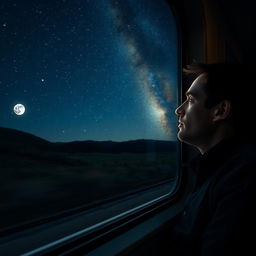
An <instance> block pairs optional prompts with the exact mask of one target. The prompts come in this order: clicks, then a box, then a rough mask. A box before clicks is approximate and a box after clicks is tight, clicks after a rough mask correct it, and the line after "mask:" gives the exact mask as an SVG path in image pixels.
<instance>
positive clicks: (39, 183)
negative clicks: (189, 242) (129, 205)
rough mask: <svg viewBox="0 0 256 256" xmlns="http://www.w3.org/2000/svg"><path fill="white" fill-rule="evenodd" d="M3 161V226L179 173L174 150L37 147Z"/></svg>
mask: <svg viewBox="0 0 256 256" xmlns="http://www.w3.org/2000/svg"><path fill="white" fill-rule="evenodd" d="M0 163H1V164H0V170H1V171H0V200H1V201H0V213H1V218H0V228H2V227H6V226H8V225H13V224H17V223H20V222H23V221H29V220H33V219H35V218H40V217H43V216H46V215H48V214H53V213H56V212H58V211H63V210H67V209H70V208H72V207H78V206H80V205H83V204H88V203H92V202H94V201H95V200H102V199H105V198H108V197H111V196H114V195H118V194H120V193H125V192H128V191H132V190H134V189H138V188H140V187H145V186H149V185H153V184H155V183H158V182H161V181H163V180H166V179H169V178H174V177H175V176H176V166H177V161H176V154H175V153H173V152H166V153H143V154H132V153H120V154H108V153H56V152H47V153H44V152H33V153H27V154H23V155H22V154H16V155H11V154H2V155H1V156H0ZM17 213H18V214H17Z"/></svg>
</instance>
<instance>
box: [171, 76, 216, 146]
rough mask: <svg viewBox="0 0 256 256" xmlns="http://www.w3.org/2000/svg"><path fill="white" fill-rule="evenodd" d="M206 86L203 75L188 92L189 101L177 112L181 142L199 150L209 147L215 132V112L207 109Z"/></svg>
mask: <svg viewBox="0 0 256 256" xmlns="http://www.w3.org/2000/svg"><path fill="white" fill-rule="evenodd" d="M204 86H207V84H206V75H205V74H201V75H200V76H198V77H197V78H196V79H195V81H194V82H193V83H192V85H191V86H190V88H189V89H188V90H187V92H186V97H187V99H186V100H185V101H184V102H183V103H182V104H181V105H180V106H179V107H178V108H177V109H176V111H175V113H176V115H178V117H179V126H178V127H179V131H178V138H179V140H181V141H183V142H186V143H188V144H191V145H194V146H196V147H199V148H200V147H201V146H204V145H205V144H206V145H207V143H208V142H209V141H210V140H211V138H212V135H213V132H214V122H213V121H212V117H213V111H212V109H207V108H206V107H205V101H206V98H207V97H206V94H205V92H204V89H203V88H204Z"/></svg>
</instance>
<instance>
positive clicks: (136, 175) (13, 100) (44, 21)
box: [0, 0, 177, 228]
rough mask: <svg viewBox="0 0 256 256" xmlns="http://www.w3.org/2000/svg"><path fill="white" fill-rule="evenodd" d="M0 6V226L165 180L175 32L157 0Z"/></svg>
mask: <svg viewBox="0 0 256 256" xmlns="http://www.w3.org/2000/svg"><path fill="white" fill-rule="evenodd" d="M0 10H1V17H0V33H1V36H0V45H1V57H0V64H1V65H0V66H1V69H0V151H1V154H0V168H1V173H0V175H1V179H0V183H1V184H0V190H1V193H0V195H1V204H0V212H1V218H0V227H1V228H3V227H6V226H9V225H13V224H17V223H21V222H24V221H28V220H29V221H31V220H33V219H36V218H40V217H43V216H47V215H49V214H53V213H56V212H58V211H62V210H67V209H70V208H72V207H77V206H80V205H83V204H87V203H92V202H95V201H97V200H103V199H105V198H108V197H113V196H116V195H120V194H122V193H127V192H129V191H133V190H135V189H139V188H145V187H147V186H150V185H153V184H156V183H159V182H162V181H165V180H170V179H175V177H176V176H177V173H176V170H177V145H176V144H177V141H176V117H175V115H174V109H175V108H176V106H177V35H176V27H175V22H174V19H173V16H172V13H171V11H170V9H169V8H168V6H167V5H166V4H165V2H164V1H146V0H140V1H132V0H130V1H121V0H119V1H117V0H115V1H111V0H99V1H92V0H87V1H85V0H75V1H69V0H62V1H60V0H58V1H57V0H52V1H44V0H34V1H29V2H28V1H18V0H16V1H15V0H13V1H10V0H3V1H1V3H0ZM17 211H18V212H19V214H17Z"/></svg>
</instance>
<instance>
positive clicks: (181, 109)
mask: <svg viewBox="0 0 256 256" xmlns="http://www.w3.org/2000/svg"><path fill="white" fill-rule="evenodd" d="M183 112H184V110H183V104H181V105H180V106H179V107H177V108H176V110H175V114H176V115H177V116H181V115H182V114H183Z"/></svg>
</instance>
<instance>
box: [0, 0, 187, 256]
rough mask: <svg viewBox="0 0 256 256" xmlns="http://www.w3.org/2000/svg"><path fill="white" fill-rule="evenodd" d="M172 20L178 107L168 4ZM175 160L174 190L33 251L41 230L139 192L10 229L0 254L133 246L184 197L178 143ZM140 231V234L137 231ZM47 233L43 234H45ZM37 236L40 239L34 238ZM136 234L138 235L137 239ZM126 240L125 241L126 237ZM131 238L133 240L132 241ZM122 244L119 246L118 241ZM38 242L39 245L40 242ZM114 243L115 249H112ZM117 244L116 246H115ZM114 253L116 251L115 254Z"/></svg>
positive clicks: (95, 250) (169, 216)
mask: <svg viewBox="0 0 256 256" xmlns="http://www.w3.org/2000/svg"><path fill="white" fill-rule="evenodd" d="M167 4H168V5H169V7H170V9H171V11H172V14H173V16H174V19H175V21H176V30H177V51H178V54H177V70H178V74H177V75H178V77H177V78H178V79H177V80H178V90H177V92H178V93H177V94H178V104H179V103H180V102H181V100H180V99H181V71H182V68H181V67H182V64H181V62H182V57H181V56H182V54H181V27H180V24H179V21H178V18H177V13H176V12H175V8H174V6H171V4H170V2H168V1H167ZM177 145H178V146H177V155H178V157H177V161H178V170H177V173H178V178H177V183H176V187H175V189H174V190H173V191H172V193H169V194H164V195H162V196H160V197H158V198H155V199H153V200H150V201H148V202H146V203H144V204H141V205H138V206H137V207H134V208H131V209H129V210H127V211H124V212H123V213H121V214H118V215H115V216H113V217H111V218H108V219H105V220H104V221H100V222H98V223H96V224H93V225H92V226H90V227H87V228H84V229H81V230H80V231H76V232H73V233H72V232H71V233H70V234H69V235H67V236H64V237H62V238H60V239H52V241H51V242H48V243H46V242H44V241H46V240H44V239H43V241H41V245H38V244H37V245H36V246H35V247H34V249H31V250H27V251H24V247H26V245H24V241H27V243H29V241H30V240H29V239H28V237H29V236H35V239H38V241H39V240H41V238H42V235H40V234H39V233H40V232H41V231H43V233H44V235H46V234H47V232H50V231H51V230H52V228H54V227H56V226H58V225H59V224H60V223H62V224H63V223H64V225H65V223H68V221H69V220H70V218H73V217H76V216H77V215H79V216H81V215H83V216H84V218H86V216H87V215H88V212H91V211H94V210H96V209H97V207H103V208H106V207H108V205H112V204H113V203H114V204H115V205H118V202H119V201H120V202H124V201H125V200H127V198H129V197H130V196H134V195H138V192H139V191H135V192H133V193H131V192H129V195H127V197H124V196H123V195H121V196H120V197H117V198H116V199H114V200H113V199H112V198H111V199H109V200H104V202H97V203H95V204H94V205H93V206H94V207H93V208H92V205H88V206H87V207H86V208H82V209H81V208H77V209H72V210H71V211H66V212H63V213H61V214H56V215H54V216H52V218H48V219H44V220H43V219H41V220H38V221H35V222H30V223H25V224H24V225H23V226H20V227H10V229H6V230H3V232H1V233H0V252H2V249H4V250H6V248H8V247H9V248H10V249H11V248H14V247H15V248H16V249H17V250H20V253H23V254H22V255H23V256H30V255H49V254H51V255H52V254H53V255H54V254H55V255H56V253H64V254H65V255H69V254H70V255H71V254H72V253H75V252H78V253H83V254H85V253H89V255H91V256H94V255H99V254H98V253H99V250H100V251H106V250H112V251H111V254H113V255H114V254H116V253H120V252H122V251H123V250H125V249H127V248H128V247H130V246H132V245H134V243H136V241H137V240H138V239H142V238H143V237H145V236H146V235H148V234H150V233H151V232H152V231H153V230H155V229H156V228H158V227H160V226H161V225H164V224H165V223H167V222H169V221H170V220H171V219H173V218H174V217H175V216H176V215H177V214H178V212H179V211H180V207H181V205H182V198H183V194H184V184H183V176H184V173H183V170H182V166H181V163H182V145H181V143H180V142H177ZM154 186H155V187H157V188H158V189H161V185H154ZM149 190H150V188H146V189H143V191H140V193H148V191H149ZM138 230H140V232H139V231H138ZM44 231H46V232H44ZM37 234H39V236H38V237H37ZM135 234H137V235H138V234H139V235H138V236H137V237H136V236H134V235H135ZM125 237H126V238H125ZM131 237H132V238H133V239H131ZM120 239H122V241H125V243H123V244H120V243H119V241H120ZM39 243H40V242H39ZM114 244H115V246H113V245H114ZM116 245H118V246H116ZM113 248H115V249H113ZM114 250H115V251H114Z"/></svg>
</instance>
